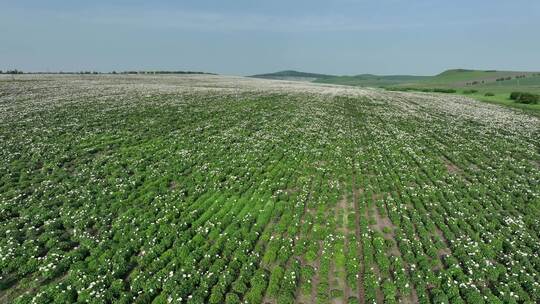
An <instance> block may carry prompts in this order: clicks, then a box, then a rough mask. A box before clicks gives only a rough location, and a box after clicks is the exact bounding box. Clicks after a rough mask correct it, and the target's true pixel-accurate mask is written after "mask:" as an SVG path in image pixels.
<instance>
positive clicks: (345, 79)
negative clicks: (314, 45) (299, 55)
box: [314, 74, 430, 87]
mask: <svg viewBox="0 0 540 304" xmlns="http://www.w3.org/2000/svg"><path fill="white" fill-rule="evenodd" d="M428 78H430V77H429V76H410V75H388V76H379V75H372V74H361V75H356V76H330V77H325V78H317V79H316V80H314V82H319V83H332V84H342V85H352V86H363V87H380V86H394V85H399V84H402V83H416V82H420V81H424V80H426V79H428Z"/></svg>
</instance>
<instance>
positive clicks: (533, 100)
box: [510, 93, 540, 104]
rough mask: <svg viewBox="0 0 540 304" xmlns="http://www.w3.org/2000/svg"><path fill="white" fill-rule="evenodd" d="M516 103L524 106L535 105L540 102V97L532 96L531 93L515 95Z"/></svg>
mask: <svg viewBox="0 0 540 304" xmlns="http://www.w3.org/2000/svg"><path fill="white" fill-rule="evenodd" d="M510 98H512V95H511V94H510ZM514 100H515V101H516V102H517V103H524V104H537V103H539V102H540V95H537V94H532V93H520V94H519V95H517V97H516V99H514Z"/></svg>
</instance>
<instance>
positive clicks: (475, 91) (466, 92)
mask: <svg viewBox="0 0 540 304" xmlns="http://www.w3.org/2000/svg"><path fill="white" fill-rule="evenodd" d="M474 93H478V90H465V91H463V94H474Z"/></svg>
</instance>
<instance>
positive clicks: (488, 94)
mask: <svg viewBox="0 0 540 304" xmlns="http://www.w3.org/2000/svg"><path fill="white" fill-rule="evenodd" d="M484 96H495V94H493V93H491V92H487V93H486V94H484Z"/></svg>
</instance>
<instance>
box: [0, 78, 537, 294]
mask: <svg viewBox="0 0 540 304" xmlns="http://www.w3.org/2000/svg"><path fill="white" fill-rule="evenodd" d="M0 159H1V160H2V161H1V162H0V269H1V273H0V302H2V303H75V302H77V303H113V302H114V303H229V304H232V303H538V302H539V301H540V256H539V253H540V186H539V180H540V122H539V120H538V118H536V117H532V116H528V115H525V114H522V113H519V112H515V111H513V110H509V109H506V108H501V107H497V106H493V105H489V104H483V103H479V102H475V101H472V100H469V99H465V98H462V97H457V96H441V95H437V94H431V95H430V94H414V93H399V92H383V91H379V90H375V89H359V88H348V87H339V86H330V85H315V84H305V83H292V82H279V81H267V80H256V79H244V78H239V77H236V78H235V77H222V76H157V77H151V76H143V77H138V76H83V77H78V76H65V77H62V76H54V77H53V76H18V78H17V79H15V80H12V79H11V78H0Z"/></svg>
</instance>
